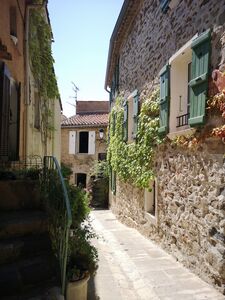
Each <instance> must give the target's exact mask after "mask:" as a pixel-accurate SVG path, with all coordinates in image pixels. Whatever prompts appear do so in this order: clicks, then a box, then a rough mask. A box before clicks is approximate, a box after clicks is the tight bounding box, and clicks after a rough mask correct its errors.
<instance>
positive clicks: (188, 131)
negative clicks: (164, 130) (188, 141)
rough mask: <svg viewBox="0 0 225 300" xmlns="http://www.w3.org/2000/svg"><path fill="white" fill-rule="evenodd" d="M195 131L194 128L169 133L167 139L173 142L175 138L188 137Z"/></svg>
mask: <svg viewBox="0 0 225 300" xmlns="http://www.w3.org/2000/svg"><path fill="white" fill-rule="evenodd" d="M195 131H196V128H187V129H184V130H179V131H175V132H171V133H168V134H167V137H168V138H169V139H170V140H173V139H175V138H177V137H178V136H181V135H184V136H188V135H193V134H194V133H195Z"/></svg>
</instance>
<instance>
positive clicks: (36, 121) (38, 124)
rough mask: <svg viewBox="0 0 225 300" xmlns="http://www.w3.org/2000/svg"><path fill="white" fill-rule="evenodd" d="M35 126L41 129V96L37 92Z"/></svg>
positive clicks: (35, 95)
mask: <svg viewBox="0 0 225 300" xmlns="http://www.w3.org/2000/svg"><path fill="white" fill-rule="evenodd" d="M34 128H36V129H40V98H39V94H38V93H37V92H35V93H34Z"/></svg>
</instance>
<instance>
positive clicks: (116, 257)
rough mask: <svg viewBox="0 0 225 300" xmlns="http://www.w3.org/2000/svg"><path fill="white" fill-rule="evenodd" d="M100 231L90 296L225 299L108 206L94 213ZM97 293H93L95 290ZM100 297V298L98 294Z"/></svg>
mask: <svg viewBox="0 0 225 300" xmlns="http://www.w3.org/2000/svg"><path fill="white" fill-rule="evenodd" d="M91 218H92V220H93V227H94V229H95V231H96V233H97V234H98V235H99V239H98V240H97V241H95V244H96V246H97V248H98V251H99V259H100V261H99V269H98V272H97V275H96V276H95V278H94V282H91V285H92V289H93V290H94V292H95V294H96V295H97V297H96V298H94V296H92V297H89V300H92V299H100V300H120V299H121V300H124V299H129V300H142V299H146V300H158V299H160V300H203V299H205V300H206V299H211V300H223V299H225V297H224V296H223V295H222V294H220V293H219V292H217V291H216V290H215V289H214V288H213V287H211V286H209V285H208V284H207V283H205V282H204V281H202V280H201V279H199V278H198V277H197V276H196V275H194V274H193V273H191V272H190V271H188V270H187V269H186V268H184V267H183V266H182V265H181V264H180V263H178V262H176V261H175V259H174V258H173V257H172V256H170V255H168V254H167V253H166V252H165V251H163V250H162V249H161V248H159V247H158V246H157V245H155V244H154V243H152V242H151V241H150V240H147V239H146V238H144V237H143V236H142V235H141V234H139V232H137V231H136V230H135V229H132V228H128V227H126V226H124V225H123V224H121V223H120V222H119V221H117V220H116V218H115V216H114V215H113V214H112V213H111V212H110V211H109V210H99V211H93V212H92V213H91ZM93 294H94V293H93ZM98 297H99V298H98Z"/></svg>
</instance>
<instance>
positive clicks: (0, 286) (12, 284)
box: [0, 254, 58, 299]
mask: <svg viewBox="0 0 225 300" xmlns="http://www.w3.org/2000/svg"><path fill="white" fill-rule="evenodd" d="M56 266H57V264H56V261H55V259H54V257H53V255H51V254H49V255H42V256H36V257H33V258H30V259H24V260H20V261H18V262H16V263H13V264H6V265H1V266H0V291H1V299H2V298H4V297H5V296H20V295H22V294H23V293H26V292H28V291H30V290H32V289H36V288H38V287H39V286H42V285H44V286H47V285H49V284H50V283H55V282H56V281H57V274H58V270H57V267H56Z"/></svg>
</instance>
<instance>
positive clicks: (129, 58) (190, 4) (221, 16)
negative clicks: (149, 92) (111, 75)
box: [119, 0, 225, 95]
mask: <svg viewBox="0 0 225 300" xmlns="http://www.w3.org/2000/svg"><path fill="white" fill-rule="evenodd" d="M171 2H173V1H171ZM176 2H178V4H177V5H176V6H175V7H174V8H173V9H171V10H169V11H168V12H167V13H166V14H163V13H162V10H161V7H160V4H159V1H158V0H145V1H144V3H143V6H142V8H141V10H140V12H139V13H138V15H137V16H136V18H135V21H134V24H133V26H132V29H131V31H130V33H129V35H128V37H127V39H126V40H124V42H123V44H122V46H121V49H120V66H119V69H120V75H119V76H120V78H119V82H120V83H119V84H120V92H122V93H125V94H127V95H128V94H129V93H131V92H132V91H133V90H134V89H135V88H137V89H139V90H140V91H142V90H143V89H144V88H146V87H147V88H150V87H151V86H152V85H153V84H154V82H155V80H156V77H157V76H158V73H159V71H160V70H161V68H162V67H163V66H164V65H165V64H166V63H167V62H168V60H169V58H170V57H171V56H172V55H173V54H174V53H175V52H176V51H177V50H178V49H179V48H181V47H182V46H183V45H184V44H185V43H186V42H187V41H189V40H190V39H191V38H192V37H193V36H194V35H195V34H196V33H201V32H203V31H205V30H207V29H208V28H211V29H212V32H213V33H212V61H211V63H212V69H215V68H217V67H219V66H220V67H221V68H223V69H224V70H225V66H224V64H225V1H224V0H220V1H215V0H207V1H206V0H180V1H176Z"/></svg>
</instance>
